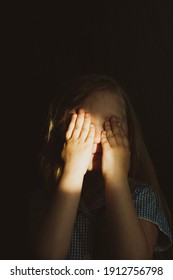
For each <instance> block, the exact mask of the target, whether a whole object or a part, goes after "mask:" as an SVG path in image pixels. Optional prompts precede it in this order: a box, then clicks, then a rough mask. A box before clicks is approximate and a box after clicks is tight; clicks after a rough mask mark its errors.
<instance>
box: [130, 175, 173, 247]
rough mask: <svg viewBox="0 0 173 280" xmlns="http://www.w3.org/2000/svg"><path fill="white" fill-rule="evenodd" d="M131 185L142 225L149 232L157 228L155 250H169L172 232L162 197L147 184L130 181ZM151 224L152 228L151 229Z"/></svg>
mask: <svg viewBox="0 0 173 280" xmlns="http://www.w3.org/2000/svg"><path fill="white" fill-rule="evenodd" d="M129 185H130V188H131V193H132V199H133V202H134V205H135V208H136V212H137V215H138V217H139V219H141V223H142V224H143V225H144V227H145V228H147V230H150V229H151V228H157V231H158V239H157V240H158V241H157V244H156V248H155V250H156V251H164V250H166V249H168V248H169V247H170V246H171V243H172V232H171V228H170V225H169V220H168V216H167V213H166V210H165V207H164V203H163V201H162V198H161V196H160V195H159V193H158V192H157V191H156V190H154V189H153V187H152V186H151V185H149V184H147V183H145V182H139V181H137V180H132V179H130V180H129ZM148 222H149V223H148ZM151 224H152V227H150V225H151ZM153 225H154V227H153Z"/></svg>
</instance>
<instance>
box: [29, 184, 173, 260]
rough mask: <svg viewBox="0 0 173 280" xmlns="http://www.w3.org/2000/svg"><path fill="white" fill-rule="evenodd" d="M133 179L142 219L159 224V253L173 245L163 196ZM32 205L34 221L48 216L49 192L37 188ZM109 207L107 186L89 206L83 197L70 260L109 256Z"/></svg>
mask: <svg viewBox="0 0 173 280" xmlns="http://www.w3.org/2000/svg"><path fill="white" fill-rule="evenodd" d="M132 182H133V186H132V188H131V193H132V199H133V202H134V205H135V208H136V212H137V215H138V217H139V218H140V219H144V220H147V221H150V222H151V223H154V224H155V225H156V226H157V227H158V231H159V235H158V242H157V245H156V248H155V252H161V251H165V250H167V249H168V248H169V247H170V246H171V243H172V234H171V230H170V228H169V225H168V221H167V218H166V215H165V212H164V209H163V205H162V202H161V199H160V197H159V195H158V194H157V193H156V192H154V191H153V189H152V188H151V187H150V186H149V185H147V184H144V183H139V182H135V181H133V180H129V184H130V186H131V185H132ZM134 182H135V183H134ZM134 184H135V185H134ZM30 206H31V207H30V219H31V223H32V221H34V219H35V218H36V217H38V216H42V215H46V211H47V193H46V191H44V190H37V191H35V192H34V193H33V194H32V197H31V203H30ZM105 208H106V201H105V193H104V188H103V189H102V191H101V192H100V193H99V194H98V196H97V197H96V199H95V200H94V201H93V202H92V204H91V205H90V207H89V208H88V207H87V205H86V204H85V203H84V201H83V200H82V198H81V200H80V203H79V207H78V212H77V216H76V221H75V224H74V229H73V233H72V239H71V246H70V250H69V253H68V256H67V259H74V260H75V259H76V260H80V259H109V257H108V252H107V248H108V246H107V242H108V238H107V223H106V214H105V213H106V211H105Z"/></svg>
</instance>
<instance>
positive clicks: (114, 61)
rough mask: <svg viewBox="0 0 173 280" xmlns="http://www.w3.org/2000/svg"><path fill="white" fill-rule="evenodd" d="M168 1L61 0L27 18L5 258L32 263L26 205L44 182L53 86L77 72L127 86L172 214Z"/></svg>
mask: <svg viewBox="0 0 173 280" xmlns="http://www.w3.org/2000/svg"><path fill="white" fill-rule="evenodd" d="M171 2H172V1H167V0H153V1H146V0H140V1H137V0H136V1H135V0H133V1H132V0H129V1H122V0H121V1H115V0H114V1H113V0H112V1H103V0H97V1H96V0H94V1H75V0H73V1H62V3H60V1H58V2H57V6H56V7H51V8H50V7H47V6H45V7H44V6H40V7H35V8H34V7H32V9H31V7H30V9H29V8H28V9H29V10H28V11H27V9H26V13H24V14H23V15H22V21H21V25H23V29H22V32H21V33H22V34H21V38H20V40H21V41H20V42H22V43H20V49H21V47H22V52H23V67H22V71H21V72H22V73H21V80H20V81H21V85H20V89H21V92H20V94H19V95H18V97H16V98H15V101H14V102H15V103H14V107H15V113H17V124H16V126H14V129H13V131H12V135H13V149H14V150H15V152H16V155H15V160H12V168H11V171H10V172H9V173H8V177H7V180H6V181H7V183H8V187H7V194H6V197H5V198H7V199H6V200H5V201H7V202H5V211H4V213H5V219H4V226H3V229H4V231H3V232H4V235H3V238H2V243H3V245H5V246H4V250H1V253H2V259H29V258H30V250H29V248H30V246H29V241H28V240H29V238H28V237H29V230H28V202H29V194H30V191H31V190H33V189H35V188H36V187H38V186H39V185H40V178H39V172H38V169H39V165H38V155H39V152H40V150H41V146H42V144H43V141H44V128H45V122H46V118H47V111H48V107H49V103H50V101H51V99H52V97H53V93H54V91H55V88H56V85H58V84H59V83H61V82H63V81H66V80H67V79H69V78H72V77H75V76H76V75H80V74H88V73H102V74H108V75H111V76H113V77H114V78H116V79H117V80H118V81H119V83H120V84H121V86H122V87H123V88H124V89H125V91H126V92H127V94H128V95H129V97H130V100H131V101H132V104H133V106H134V109H135V111H136V113H137V115H138V118H139V121H140V123H141V128H142V132H143V136H144V140H145V143H146V146H147V148H148V150H149V153H150V155H151V158H152V160H153V163H154V165H155V169H156V173H157V176H158V179H159V182H160V185H161V188H162V191H163V193H164V195H165V197H166V199H167V202H168V205H169V207H170V209H171V212H172V213H173V205H172V188H173V186H172V173H173V168H172V156H173V148H172V143H173V135H172V127H173V126H172V121H173V117H172V112H173V84H172V66H173V35H172V34H173V19H172V18H173V17H172V14H173V9H172V3H171ZM12 105H13V104H12ZM11 121H13V118H12V119H11ZM9 193H10V195H9Z"/></svg>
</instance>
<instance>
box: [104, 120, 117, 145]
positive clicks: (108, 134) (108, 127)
mask: <svg viewBox="0 0 173 280" xmlns="http://www.w3.org/2000/svg"><path fill="white" fill-rule="evenodd" d="M105 130H106V137H107V139H108V142H109V144H110V145H111V146H115V145H116V141H115V136H114V134H113V132H112V129H111V125H110V122H108V121H107V122H105Z"/></svg>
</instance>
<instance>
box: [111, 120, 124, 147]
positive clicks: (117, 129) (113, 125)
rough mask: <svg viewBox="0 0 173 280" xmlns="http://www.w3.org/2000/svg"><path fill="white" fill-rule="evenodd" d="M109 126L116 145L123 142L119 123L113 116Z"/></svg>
mask: <svg viewBox="0 0 173 280" xmlns="http://www.w3.org/2000/svg"><path fill="white" fill-rule="evenodd" d="M111 128H112V132H113V135H114V137H115V141H116V143H117V145H122V144H123V138H122V136H123V135H122V131H121V123H120V121H118V120H117V119H116V118H115V117H113V118H111Z"/></svg>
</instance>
